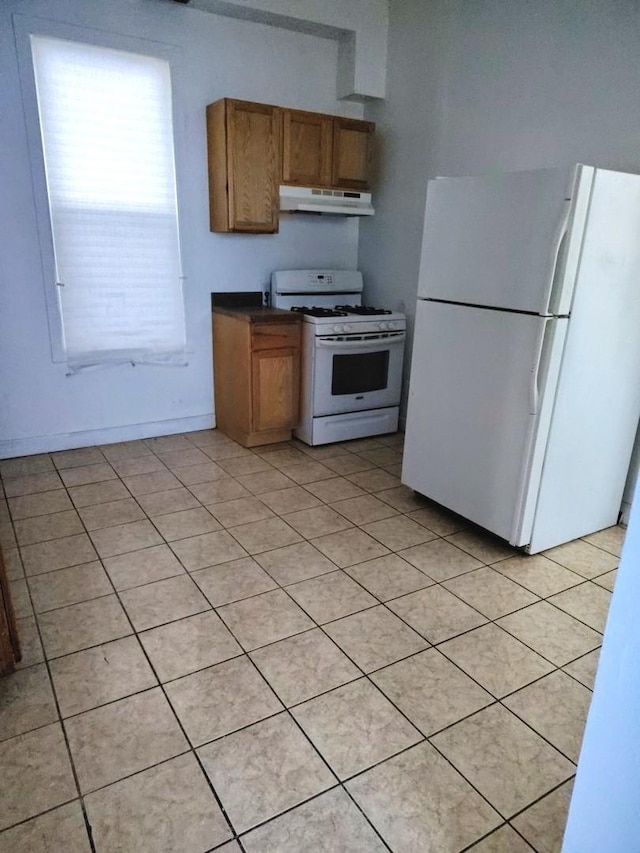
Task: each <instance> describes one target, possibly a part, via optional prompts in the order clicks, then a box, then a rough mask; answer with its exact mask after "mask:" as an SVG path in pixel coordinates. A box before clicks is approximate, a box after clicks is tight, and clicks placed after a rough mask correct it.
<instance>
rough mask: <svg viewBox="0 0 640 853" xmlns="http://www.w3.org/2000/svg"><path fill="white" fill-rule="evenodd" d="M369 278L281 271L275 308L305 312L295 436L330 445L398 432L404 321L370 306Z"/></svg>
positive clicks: (275, 281) (274, 280)
mask: <svg viewBox="0 0 640 853" xmlns="http://www.w3.org/2000/svg"><path fill="white" fill-rule="evenodd" d="M362 289H363V282H362V273H360V272H356V271H351V270H280V271H278V272H274V273H273V274H272V276H271V303H272V305H273V307H274V308H284V309H287V310H293V311H299V312H301V313H302V315H303V316H302V319H303V321H304V322H303V324H302V369H301V393H300V422H299V424H298V427H297V429H296V430H295V435H296V436H297V437H298V438H300V439H302V441H304V442H306V443H307V444H311V445H315V444H326V443H328V442H331V441H346V440H348V439H352V438H362V437H364V436H369V435H382V434H384V433H388V432H395V431H396V430H397V428H398V411H399V403H400V393H401V388H402V362H403V354H404V342H405V337H406V331H405V330H406V321H405V316H404V314H397V313H393V312H391V311H388V310H385V309H381V308H370V307H367V306H363V305H362Z"/></svg>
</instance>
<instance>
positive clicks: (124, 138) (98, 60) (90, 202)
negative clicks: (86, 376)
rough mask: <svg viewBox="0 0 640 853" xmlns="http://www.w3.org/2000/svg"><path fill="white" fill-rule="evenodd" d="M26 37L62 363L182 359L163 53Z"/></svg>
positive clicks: (170, 134) (181, 315)
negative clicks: (146, 53)
mask: <svg viewBox="0 0 640 853" xmlns="http://www.w3.org/2000/svg"><path fill="white" fill-rule="evenodd" d="M31 46H32V55H33V63H34V69H35V82H36V91H37V100H38V111H39V118H40V130H41V135H42V147H43V156H44V165H45V172H46V181H47V190H48V199H49V213H50V220H51V231H52V237H53V249H54V255H55V266H56V271H55V274H56V279H57V281H56V284H57V291H58V304H59V308H60V313H61V317H62V331H63V347H64V351H65V356H66V359H67V361H68V363H69V366H70V368H71V369H72V370H73V369H80V368H83V367H88V366H92V365H98V364H110V363H123V362H127V361H130V362H133V363H136V362H140V363H177V364H180V363H182V364H184V363H185V323H184V303H183V295H182V272H181V265H180V247H179V238H178V216H177V204H176V182H175V165H174V150H173V125H172V103H171V78H170V72H169V64H168V63H167V62H166V61H165V60H163V59H158V58H155V57H150V56H141V55H138V54H134V53H128V52H125V51H120V50H111V49H108V48H104V47H97V46H93V45H87V44H80V43H78V42H73V41H66V40H63V39H57V38H50V37H45V36H31Z"/></svg>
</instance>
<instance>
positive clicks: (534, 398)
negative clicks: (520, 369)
mask: <svg viewBox="0 0 640 853" xmlns="http://www.w3.org/2000/svg"><path fill="white" fill-rule="evenodd" d="M554 319H555V318H554V317H543V318H542V323H541V325H540V333H539V334H538V339H537V341H536V349H535V357H534V361H533V364H532V365H531V373H530V374H529V413H530V414H532V415H537V414H538V409H539V406H540V367H541V365H542V361H543V357H544V352H545V343H546V340H547V333H548V332H549V329H550V324H551V321H552V320H554Z"/></svg>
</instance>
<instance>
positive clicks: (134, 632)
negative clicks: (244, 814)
mask: <svg viewBox="0 0 640 853" xmlns="http://www.w3.org/2000/svg"><path fill="white" fill-rule="evenodd" d="M83 526H84V522H83ZM85 530H86V528H85ZM107 575H108V573H107ZM108 577H109V583H110V584H111V586H112V587H113V592H114V594H115V595H116V597H117V599H118V602H119V603H120V606H121V607H122V609H123V611H124V614H125V616H126V618H127V620H128V622H129V624H130V626H131V630H132V633H133V635H135V637H136V638H138V632H137V631H136V629H135V626H134V624H133V621H132V620H131V617H130V616H129V613H128V611H127V609H126V607H125V606H124V604H123V603H122V600H121V598H120V595H119V592H118V590H117V589H116V588H115V585H114V584H113V581H112V580H111V577H110V576H109V575H108ZM138 642H139V644H140V647H141V649H142V653H143V654H144V656H145V658H146V661H147V664H148V665H149V666H150V667H151V671H152V672H153V674H154V676H155V678H156V680H157V682H158V685H157V686H156V687H153V688H149V689H150V690H155V689H157V687H158V686H159V688H160V690H161V691H162V695H163V696H164V698H165V701H166V702H167V704H168V706H169V708H170V709H171V713H172V714H173V716H174V718H175V720H176V722H177V724H178V727H179V728H180V731H181V732H182V734H183V736H184V738H185V741H186V743H187V744H189V749H188V750H185V751H184V752H183V753H179V755H184V754H186V753H189V752H190V753H192V754H193V755H194V757H195V760H196V761H197V763H198V766H199V767H200V770H201V771H202V773H203V775H204V778H205V780H206V782H207V785H208V786H209V788H210V790H211V792H212V794H213V796H214V798H215V800H216V803H217V805H218V807H219V808H220V810H221V812H222V814H223V816H224V819H225V821H226V822H227V825H228V826H229V829H230V830H231V833H232V836H233V838H236V837H237V833H236V832H235V829H234V827H233V824H232V823H231V821H230V819H229V817H228V815H227V812H226V809H225V808H224V806H223V804H222V801H221V800H220V798H219V796H218V793H217V792H216V790H215V788H214V787H213V785H212V784H211V781H210V779H209V776H208V775H207V773H206V772H205V769H204V766H203V765H202V762H201V761H200V757H199V755H198V754H197V752H196V750H195V749H194V748H193V747H192V746H191V740H190V738H189V737H188V736H187V733H186V731H185V729H184V726H183V725H182V721H181V720H180V718H179V717H178V715H177V713H176V711H175V709H174V707H173V705H172V704H171V702H170V701H169V697H168V695H167V692H166V690H165V688H164V685H163V683H162V681H161V680H160V678H159V677H158V673H157V672H156V669H155V667H154V665H153V663H152V661H151V659H150V657H149V655H148V654H147V650H146V649H145V647H144V645H143V643H141V642H140V640H139V639H138ZM99 645H103V644H99ZM43 649H44V645H43ZM45 660H47V666H48V659H47V657H46V651H45ZM49 677H50V678H51V674H50V673H49ZM51 683H52V687H53V679H51ZM53 689H54V694H55V687H53ZM138 692H145V691H138ZM134 695H136V694H134ZM121 698H128V697H121ZM115 701H118V700H115ZM56 704H57V696H56ZM105 704H106V703H105ZM109 704H111V703H109ZM99 707H103V706H99ZM91 710H93V709H88V711H87V712H83V713H88V712H89V711H91ZM58 713H60V709H59V708H58ZM76 716H79V715H76ZM61 722H62V728H63V731H64V735H65V742H66V744H67V750H68V752H69V755H70V757H71V763H72V767H73V771H74V778H75V782H76V787H77V789H78V791H79V794H80V801H81V804H82V811H83V814H84V817H85V822H86V825H87V830H88V832H89V834H90V837H91V832H90V823H89V819H88V815H87V814H86V809H85V804H84V794H83V793H82V790H81V788H80V784H79V781H78V778H77V775H76V771H75V766H74V764H73V754H72V752H71V749H70V747H69V742H68V739H67V733H66V728H65V724H64V720H62V718H61ZM175 757H177V756H172V758H175ZM168 760H170V759H168ZM161 763H164V762H156V764H154V765H151V766H150V767H145V768H143V770H142V771H139V772H143V771H144V770H150V769H151V767H154V766H157V765H158V764H161ZM130 775H136V774H130ZM122 778H128V777H122ZM120 781H122V779H117V780H116V781H115V782H112V783H110V784H115V783H116V782H120ZM103 787H105V788H106V787H108V785H105V786H103ZM87 793H93V791H89V792H87ZM91 843H92V845H93V840H92V841H91ZM92 851H94V853H95V848H94V847H93V846H92Z"/></svg>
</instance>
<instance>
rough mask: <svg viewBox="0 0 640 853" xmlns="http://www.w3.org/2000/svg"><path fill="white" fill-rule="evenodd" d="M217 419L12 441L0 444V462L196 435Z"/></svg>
mask: <svg viewBox="0 0 640 853" xmlns="http://www.w3.org/2000/svg"><path fill="white" fill-rule="evenodd" d="M215 425H216V417H215V414H214V413H210V414H208V415H194V416H193V417H190V418H174V419H172V420H168V421H150V422H148V423H143V424H126V425H124V426H117V427H107V428H106V429H88V430H79V431H78V432H68V433H58V434H57V435H38V436H33V437H32V438H15V439H9V440H8V441H0V459H12V458H13V457H14V456H32V455H33V454H35V453H52V452H53V451H56V450H74V449H75V448H77V447H91V446H93V445H95V444H114V443H115V442H118V441H135V440H136V439H139V438H156V437H157V436H159V435H174V434H175V433H180V432H195V431H196V430H199V429H214V428H215Z"/></svg>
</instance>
